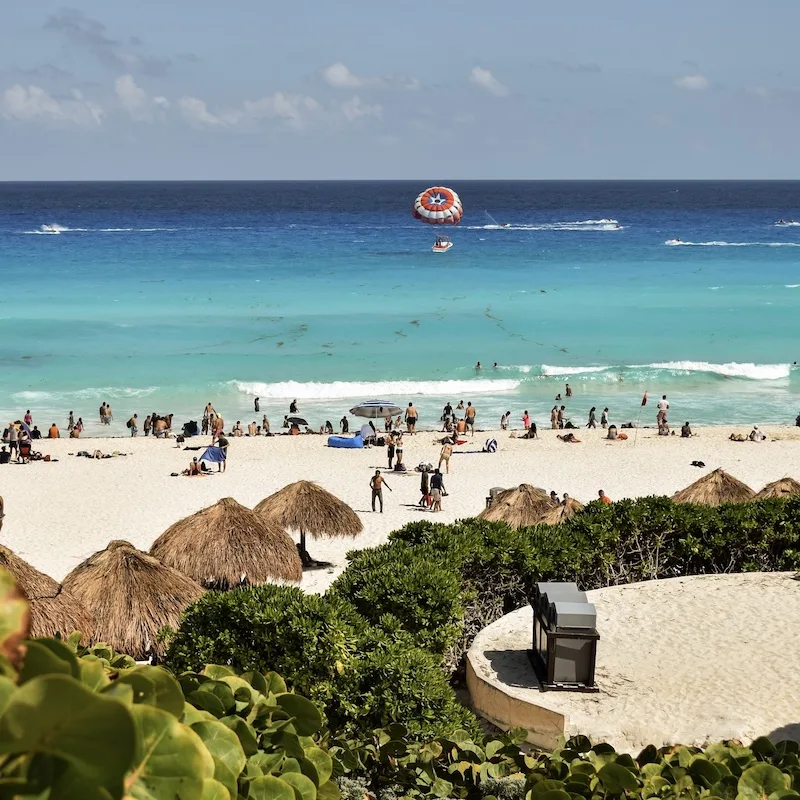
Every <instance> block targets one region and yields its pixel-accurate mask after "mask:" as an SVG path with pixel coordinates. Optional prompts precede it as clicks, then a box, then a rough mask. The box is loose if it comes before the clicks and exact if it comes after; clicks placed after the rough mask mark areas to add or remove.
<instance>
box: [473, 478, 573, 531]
mask: <svg viewBox="0 0 800 800" xmlns="http://www.w3.org/2000/svg"><path fill="white" fill-rule="evenodd" d="M556 508H557V506H556V504H555V503H554V502H553V501H552V500H551V499H550V495H548V494H547V493H546V492H543V491H542V490H541V489H537V488H536V487H535V486H531V485H530V484H529V483H521V484H520V485H519V486H516V487H514V488H513V489H506V490H505V491H504V492H500V494H498V495H497V496H496V497H495V498H494V500H493V502H492V504H491V505H490V506H489V508H485V509H484V510H483V511H481V513H480V514H478V517H480V518H481V519H488V520H490V521H492V522H505V523H506V524H507V525H510V526H511V527H512V528H526V527H528V526H529V525H538V524H539V523H541V522H542V520H543V519H544V517H545V516H546V515H547V514H548V513H549V512H550V511H553V510H554V509H556Z"/></svg>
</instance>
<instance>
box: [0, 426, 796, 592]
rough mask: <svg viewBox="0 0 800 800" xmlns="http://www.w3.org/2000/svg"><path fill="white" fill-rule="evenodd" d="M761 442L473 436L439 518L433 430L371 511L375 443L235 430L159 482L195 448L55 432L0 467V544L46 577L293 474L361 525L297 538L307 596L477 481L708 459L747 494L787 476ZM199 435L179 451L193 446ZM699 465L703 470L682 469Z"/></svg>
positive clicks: (644, 471)
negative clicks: (208, 470) (200, 469)
mask: <svg viewBox="0 0 800 800" xmlns="http://www.w3.org/2000/svg"><path fill="white" fill-rule="evenodd" d="M763 430H764V431H765V432H766V433H767V435H768V437H769V440H768V441H766V442H762V443H754V442H742V443H740V442H731V441H729V440H728V436H729V435H730V433H731V432H732V431H736V432H741V433H745V434H746V433H749V428H742V427H738V428H728V427H710V428H703V429H699V428H698V429H696V433H697V435H696V436H695V437H693V438H691V439H681V438H680V437H679V436H671V437H659V436H657V433H656V431H655V430H654V429H644V428H643V429H639V430H638V433H637V431H628V433H629V434H631V438H630V439H628V440H627V441H625V442H622V441H617V442H610V441H607V440H606V439H605V438H604V437H605V431H603V430H600V429H597V430H588V431H587V430H579V431H574V433H575V434H576V435H577V436H578V438H580V439H581V443H580V444H574V445H571V444H565V443H563V442H561V441H559V440H558V439H557V438H556V433H557V432H556V431H551V430H545V431H541V432H540V434H539V436H540V438H539V439H538V440H534V441H528V440H521V439H512V438H510V437H509V433H508V432H499V431H496V432H492V433H490V432H476V434H475V436H474V439H470V440H469V441H468V442H467V444H465V445H462V446H460V447H457V448H456V453H455V454H454V455H453V457H452V460H451V474H450V475H449V476H446V477H445V487H446V489H447V491H448V493H449V496H447V497H445V498H444V500H443V509H442V512H441V513H439V514H433V513H431V512H428V511H423V510H422V509H420V508H419V506H418V505H417V503H418V501H419V496H420V495H419V474H418V473H417V472H414V471H413V469H414V467H415V466H416V465H417V464H419V463H420V462H430V463H433V464H434V466H435V465H436V464H437V462H438V456H439V451H440V445H438V444H437V443H436V442H435V440H436V439H437V438H438V437H439V436H441V435H442V434H439V433H435V432H420V433H417V434H416V435H415V436H406V437H404V439H405V457H404V461H405V464H406V465H407V467H408V469H409V472H408V473H407V474H405V475H402V474H388V475H387V476H386V477H387V483H388V485H389V486H390V487H391V489H392V492H385V493H384V500H385V513H383V514H380V513H372V512H371V511H370V491H369V487H368V483H369V479H370V477H371V475H372V474H373V472H374V470H375V469H376V468H380V469H385V467H386V457H385V450H384V448H369V449H364V450H335V449H330V448H328V447H327V446H326V437H324V436H319V435H304V436H297V437H289V436H273V437H270V438H265V437H260V438H253V439H249V438H247V437H244V438H231V440H230V441H231V446H230V451H229V460H228V468H227V471H226V472H225V473H223V474H216V473H215V474H213V475H212V476H210V477H205V478H186V477H171V476H170V473H173V472H180V471H181V470H183V469H184V468H185V467H186V466H187V464H188V463H189V461H190V460H191V458H192V456H195V455H199V452H195V451H185V450H184V449H183V446H181V447H177V446H176V443H175V440H174V439H171V440H155V439H152V438H145V437H143V436H141V435H140V436H139V437H137V438H133V439H132V438H116V439H81V440H70V439H58V440H52V441H51V440H43V441H41V442H37V443H35V444H36V447H35V449H36V450H39V451H41V452H42V453H44V454H50V455H51V457H52V458H53V459H58V460H57V461H56V462H52V461H51V462H50V463H44V462H34V463H31V464H27V465H17V464H15V463H12V464H9V465H3V466H2V467H0V494H2V496H3V497H4V498H5V512H6V518H5V524H4V527H3V530H2V534H0V540H1V541H2V542H3V544H5V545H7V546H8V547H10V548H12V549H13V550H14V551H15V552H16V553H17V554H18V555H20V556H21V557H22V558H24V559H26V560H27V561H29V562H30V563H31V564H33V565H34V566H35V567H37V568H38V569H41V570H43V571H44V572H46V573H48V574H49V575H51V576H53V577H54V578H56V579H58V580H60V579H61V578H63V577H64V575H66V573H68V572H69V571H70V570H71V569H72V568H73V567H74V566H75V565H76V564H78V563H79V562H80V561H81V560H83V559H84V558H86V557H87V556H89V555H90V554H91V553H93V552H94V551H96V550H99V549H102V548H103V547H105V546H106V544H107V543H108V542H109V541H110V540H111V539H127V540H129V541H131V542H132V543H133V544H134V545H135V546H137V547H139V548H142V549H148V548H149V547H150V545H151V543H152V542H153V541H154V540H155V539H156V537H157V536H158V535H159V534H161V533H162V532H163V531H164V530H165V529H166V528H167V527H168V526H169V525H171V524H172V523H173V522H176V521H177V520H178V519H180V518H182V517H185V516H187V515H189V514H192V513H194V512H195V511H199V510H200V509H201V508H204V507H206V506H208V505H211V504H213V503H215V502H216V501H217V500H219V499H220V498H222V497H233V498H235V499H236V500H238V501H239V502H241V503H244V504H245V505H247V506H250V507H252V506H254V505H255V504H256V503H257V502H258V501H260V500H261V499H263V498H264V497H266V496H267V495H269V494H271V493H272V492H274V491H276V490H277V489H279V488H281V487H282V486H285V485H286V484H287V483H290V482H292V481H295V480H299V479H301V478H302V479H308V480H313V481H317V482H319V483H320V484H321V485H322V486H324V487H325V488H326V489H329V490H330V491H332V492H333V493H334V494H336V495H338V496H339V497H341V498H342V499H343V500H344V501H345V502H347V503H349V504H350V505H351V506H352V507H353V508H354V509H355V510H356V511H357V512H358V514H359V516H360V517H361V519H362V520H363V522H364V533H363V534H362V535H360V536H359V537H358V538H357V539H354V540H351V539H344V540H341V539H337V540H319V541H314V540H309V550H310V553H311V555H312V557H313V558H315V559H317V560H325V561H329V562H331V563H332V564H333V565H334V566H333V568H330V569H321V570H315V571H309V572H307V573H306V574H305V576H304V579H303V586H304V588H306V589H307V590H308V591H316V592H321V591H325V589H326V588H327V586H328V585H329V584H330V583H331V581H332V580H333V579H334V578H335V577H336V575H338V574H339V572H341V570H342V569H343V568H344V566H345V565H346V560H345V554H346V553H347V551H348V550H351V549H354V548H361V547H371V546H375V545H378V544H381V543H382V542H384V541H385V540H386V537H387V535H388V534H389V533H390V532H391V531H392V530H395V529H397V528H399V527H401V526H402V525H405V524H406V523H408V522H412V521H414V520H419V519H436V520H438V521H441V522H452V521H453V520H456V519H458V518H462V517H467V516H471V515H474V514H477V513H478V512H479V511H480V510H481V509H482V508H483V507H484V506H485V498H486V495H487V493H488V490H489V489H490V488H491V487H494V486H502V487H510V486H514V485H516V484H519V483H522V482H526V483H532V484H534V485H536V486H541V487H542V488H544V489H546V490H547V491H550V490H551V489H554V490H555V491H557V492H559V493H560V494H562V493H564V492H568V493H569V494H570V495H571V496H573V497H576V498H578V499H579V500H581V501H583V502H588V501H590V500H592V499H594V498H596V497H597V491H598V489H601V488H602V489H604V490H605V492H606V494H607V495H609V497H611V498H612V500H617V499H620V498H624V497H638V496H644V495H650V494H667V495H669V494H672V493H673V492H675V491H676V490H678V489H680V488H683V487H684V486H686V485H687V484H689V483H691V482H692V481H694V480H696V479H697V478H699V477H701V476H702V475H704V474H706V473H707V472H709V471H710V470H712V469H714V468H716V467H723V468H724V469H726V470H727V471H729V472H730V473H731V474H733V475H735V476H736V477H737V478H739V479H740V480H743V481H744V482H745V483H747V484H748V485H750V486H752V487H753V488H754V489H756V490H759V489H761V488H762V487H763V486H764V484H766V483H768V482H769V481H772V480H776V479H778V478H781V477H784V476H791V477H794V478H798V479H800V428H797V427H764V428H763ZM490 436H493V437H495V438H497V441H498V443H499V448H498V452H496V453H494V454H488V453H481V452H480V449H481V447H482V445H483V442H484V441H485V440H486V439H487V438H488V437H490ZM209 441H210V440H209V438H207V437H196V438H194V439H189V440H187V442H186V445H187V446H193V447H198V446H199V447H204V446H205V445H206V444H208V443H209ZM95 449H100V450H102V451H103V452H113V451H114V450H118V451H120V452H124V453H126V454H127V455H125V456H121V457H117V458H111V459H104V460H94V459H88V458H78V457H75V456H72V455H69V454H70V453H76V452H78V451H79V450H89V451H93V450H95ZM692 461H703V462H705V464H706V467H705V468H704V469H699V468H697V467H693V466H691V462H692Z"/></svg>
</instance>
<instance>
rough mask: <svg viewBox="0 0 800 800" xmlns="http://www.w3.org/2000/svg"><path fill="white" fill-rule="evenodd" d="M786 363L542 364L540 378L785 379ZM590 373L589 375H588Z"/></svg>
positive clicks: (786, 373)
mask: <svg viewBox="0 0 800 800" xmlns="http://www.w3.org/2000/svg"><path fill="white" fill-rule="evenodd" d="M791 369H792V368H791V365H790V364H754V363H752V362H749V363H739V362H736V361H730V362H727V363H725V364H714V363H711V362H709V361H664V362H658V363H654V364H624V365H617V366H589V367H580V366H578V367H559V366H550V365H548V364H542V366H541V374H542V375H543V376H544V377H578V378H579V377H580V376H582V375H585V376H587V379H590V380H591V379H597V378H598V377H600V378H605V379H607V380H613V381H619V380H620V379H625V378H628V379H629V380H631V379H632V380H637V379H638V380H644V379H649V378H651V377H654V376H655V375H656V374H657V373H660V372H661V373H668V374H672V375H686V374H691V373H707V374H709V375H717V376H720V377H723V378H742V379H746V380H754V381H773V380H781V379H783V378H788V377H789V375H790V373H791ZM590 376H591V377H590Z"/></svg>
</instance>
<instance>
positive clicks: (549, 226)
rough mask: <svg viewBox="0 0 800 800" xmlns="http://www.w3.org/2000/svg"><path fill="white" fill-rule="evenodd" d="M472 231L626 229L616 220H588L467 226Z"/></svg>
mask: <svg viewBox="0 0 800 800" xmlns="http://www.w3.org/2000/svg"><path fill="white" fill-rule="evenodd" d="M464 227H465V228H467V230H471V231H619V230H622V229H623V228H624V225H620V224H619V223H618V222H617V220H615V219H587V220H578V221H575V222H543V223H540V224H538V225H533V224H530V225H527V224H513V225H496V224H495V225H465V226H464Z"/></svg>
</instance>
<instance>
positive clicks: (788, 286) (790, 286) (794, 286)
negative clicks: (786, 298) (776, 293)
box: [784, 283, 800, 289]
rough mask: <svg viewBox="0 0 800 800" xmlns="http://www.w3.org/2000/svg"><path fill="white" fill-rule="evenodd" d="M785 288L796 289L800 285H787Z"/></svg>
mask: <svg viewBox="0 0 800 800" xmlns="http://www.w3.org/2000/svg"><path fill="white" fill-rule="evenodd" d="M784 286H785V287H786V288H787V289H796V288H797V287H798V286H800V283H785V284H784Z"/></svg>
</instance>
